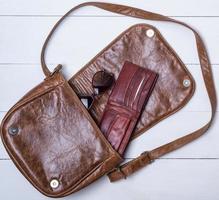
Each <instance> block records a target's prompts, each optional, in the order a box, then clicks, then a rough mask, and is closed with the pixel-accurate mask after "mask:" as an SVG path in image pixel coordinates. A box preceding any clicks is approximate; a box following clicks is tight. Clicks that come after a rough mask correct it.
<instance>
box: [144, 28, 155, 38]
mask: <svg viewBox="0 0 219 200" xmlns="http://www.w3.org/2000/svg"><path fill="white" fill-rule="evenodd" d="M146 35H147V36H148V37H150V38H151V37H153V36H154V30H153V29H148V30H147V31H146Z"/></svg>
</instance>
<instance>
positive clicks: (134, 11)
mask: <svg viewBox="0 0 219 200" xmlns="http://www.w3.org/2000/svg"><path fill="white" fill-rule="evenodd" d="M84 6H95V7H98V8H101V9H104V10H107V11H111V12H114V13H118V14H122V15H126V16H130V17H135V18H140V19H146V20H155V21H166V22H172V23H176V24H180V25H182V26H184V27H187V28H188V29H190V30H191V31H192V32H193V33H194V35H195V39H196V45H197V51H198V56H199V61H200V66H201V70H202V75H203V78H204V82H205V86H206V89H207V93H208V97H209V99H210V104H211V111H212V112H211V118H210V120H209V122H208V123H207V124H206V125H205V126H203V127H201V128H200V129H198V130H196V131H194V132H192V133H190V134H188V135H185V136H183V137H181V138H179V139H176V140H174V141H172V142H170V143H168V144H165V145H162V146H160V147H158V148H156V149H154V150H152V151H150V152H149V154H143V155H140V156H139V157H137V158H135V159H133V160H132V161H130V162H128V163H126V164H124V165H122V166H121V167H120V170H114V171H112V172H111V173H110V174H109V178H110V179H111V181H116V180H119V179H121V178H124V177H127V176H129V175H131V174H132V173H134V172H135V171H137V170H139V169H141V168H142V167H144V166H146V165H147V164H148V163H150V160H151V159H149V157H148V155H150V158H152V159H156V158H159V157H161V156H163V155H165V154H167V153H169V152H171V151H174V150H176V149H179V148H180V147H182V146H184V145H186V144H188V143H190V142H192V141H193V140H195V139H197V138H198V137H200V136H201V135H203V134H204V133H205V132H206V131H207V130H208V128H209V127H210V126H211V124H212V121H213V118H214V116H215V112H216V107H217V99H216V91H215V86H214V80H213V75H212V70H211V64H210V61H209V58H208V55H207V51H206V48H205V45H204V43H203V41H202V39H201V37H200V36H199V34H198V33H197V31H196V30H194V29H193V28H192V27H190V26H189V25H187V24H185V23H184V22H180V21H178V20H175V19H172V18H169V17H166V16H163V15H160V14H156V13H152V12H148V11H144V10H141V9H138V8H133V7H129V6H124V5H118V4H110V3H101V2H86V3H82V4H80V5H78V6H76V7H74V8H72V9H71V10H70V11H68V12H67V13H66V14H65V15H64V16H63V17H62V18H61V19H60V20H59V21H58V22H57V23H56V24H55V26H54V27H53V29H52V30H51V32H50V33H49V35H48V37H47V39H46V41H45V43H44V45H43V48H42V52H41V63H42V69H43V71H44V73H45V75H46V76H49V75H50V74H51V72H50V71H49V69H48V68H47V66H46V63H45V58H44V54H45V50H46V46H47V44H48V42H49V40H50V38H51V36H52V34H53V32H54V31H55V30H56V28H57V27H58V25H59V24H60V23H61V22H62V21H63V20H64V19H65V18H66V17H67V16H68V15H69V14H70V13H72V12H73V11H75V10H76V9H78V8H80V7H84ZM121 173H122V174H121ZM124 175H125V176H124Z"/></svg>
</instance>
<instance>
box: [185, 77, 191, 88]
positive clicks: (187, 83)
mask: <svg viewBox="0 0 219 200" xmlns="http://www.w3.org/2000/svg"><path fill="white" fill-rule="evenodd" d="M183 85H184V87H189V86H190V85H191V81H190V80H189V79H184V80H183Z"/></svg>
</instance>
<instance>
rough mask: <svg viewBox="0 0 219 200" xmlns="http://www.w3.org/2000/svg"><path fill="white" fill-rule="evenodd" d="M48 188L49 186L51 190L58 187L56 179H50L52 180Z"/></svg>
mask: <svg viewBox="0 0 219 200" xmlns="http://www.w3.org/2000/svg"><path fill="white" fill-rule="evenodd" d="M50 186H51V188H53V189H55V188H57V187H59V181H58V180H57V179H55V178H54V179H52V180H51V181H50Z"/></svg>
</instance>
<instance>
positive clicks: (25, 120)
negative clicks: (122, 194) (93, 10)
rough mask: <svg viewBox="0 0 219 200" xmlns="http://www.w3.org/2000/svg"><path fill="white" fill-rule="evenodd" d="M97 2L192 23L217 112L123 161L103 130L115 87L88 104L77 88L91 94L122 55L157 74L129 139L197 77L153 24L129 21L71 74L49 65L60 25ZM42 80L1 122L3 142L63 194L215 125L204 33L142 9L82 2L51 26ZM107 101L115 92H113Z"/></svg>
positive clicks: (43, 187) (44, 185)
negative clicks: (94, 83) (100, 75)
mask: <svg viewBox="0 0 219 200" xmlns="http://www.w3.org/2000/svg"><path fill="white" fill-rule="evenodd" d="M83 6H95V7H98V8H101V9H104V10H107V11H111V12H114V13H118V14H122V15H126V16H131V17H135V18H141V19H146V20H156V21H166V22H173V23H177V24H180V25H183V26H185V27H187V28H188V29H190V30H191V31H192V32H193V33H194V35H195V39H196V45H197V51H198V56H199V60H200V66H201V70H202V75H203V78H204V82H205V86H206V89H207V93H208V97H209V99H210V103H211V109H212V115H211V118H210V120H209V122H208V123H207V124H206V125H204V126H203V127H201V128H200V129H198V130H196V131H194V132H192V133H189V134H187V135H185V136H183V137H181V138H179V139H177V140H174V141H171V142H170V143H168V144H165V145H162V146H160V147H158V148H156V149H153V150H151V151H145V152H143V153H142V154H141V155H140V156H139V157H137V158H135V159H133V160H131V161H129V162H128V163H125V164H124V165H121V166H120V163H121V162H122V158H121V155H120V153H122V152H120V153H118V152H117V151H116V150H115V149H114V148H113V146H111V144H110V142H109V141H108V140H107V139H106V138H107V137H105V136H104V133H102V132H101V131H100V128H99V126H98V125H101V117H102V116H103V113H104V110H105V108H106V105H107V102H108V99H109V96H110V94H111V91H112V90H113V88H111V89H109V90H108V91H107V92H105V93H103V94H102V95H101V96H100V97H99V98H96V99H95V100H94V102H93V105H92V107H91V108H90V109H89V111H88V110H87V109H86V108H85V107H84V105H83V104H82V102H81V101H80V99H79V97H78V96H77V94H88V95H89V94H90V95H91V94H92V92H93V88H92V77H93V76H94V74H95V73H96V72H98V71H101V70H105V71H108V72H109V73H111V74H113V75H114V77H115V79H116V80H117V79H118V76H119V74H120V72H121V69H122V66H123V65H124V63H125V62H129V63H134V64H135V65H138V66H141V67H143V68H147V69H148V70H151V71H153V72H155V73H156V74H158V75H159V78H158V80H157V83H156V85H155V87H154V90H153V92H152V93H151V96H150V99H149V101H148V103H147V106H145V107H143V109H142V110H141V116H140V117H139V118H138V121H137V125H136V126H134V127H133V128H134V130H133V133H132V139H134V138H136V137H137V136H139V135H140V134H142V133H143V132H145V131H146V130H148V129H149V128H151V127H152V126H153V125H155V124H157V123H158V122H160V121H161V120H163V119H165V118H166V117H168V116H170V115H172V114H173V113H175V112H177V111H178V110H179V109H181V108H182V107H183V106H184V105H185V104H186V103H187V102H188V101H189V99H190V98H191V97H192V95H193V93H194V89H195V82H194V80H193V77H192V76H191V74H190V73H189V71H188V70H187V68H186V67H185V65H184V64H183V62H182V61H181V60H180V58H179V57H178V56H177V54H176V53H175V52H174V50H173V49H172V48H171V47H170V45H169V44H168V43H167V42H166V41H165V39H164V38H163V37H162V35H161V34H160V32H159V31H158V30H157V29H156V28H155V27H153V26H150V25H147V24H137V25H134V26H132V27H130V28H129V29H128V30H126V31H124V32H123V33H122V34H121V35H119V36H118V37H117V38H116V39H115V40H114V41H112V42H111V43H110V44H109V45H108V46H107V47H106V48H104V49H103V50H102V51H101V52H100V53H99V54H98V55H97V56H95V57H94V58H93V59H92V60H91V61H90V62H89V63H88V64H87V65H85V66H84V67H83V68H82V69H81V70H80V71H79V72H78V73H76V74H75V75H74V76H73V77H72V78H71V79H70V80H69V81H67V80H66V79H65V78H64V77H63V75H62V74H61V72H60V69H61V65H58V66H57V67H56V68H55V70H54V71H53V72H50V70H49V69H48V67H47V65H46V63H45V58H44V54H45V50H46V47H47V44H48V42H49V41H50V38H51V36H52V34H53V33H54V31H55V30H56V28H57V27H58V25H59V24H60V23H61V22H62V21H63V20H64V19H65V18H66V17H67V16H68V15H69V14H70V13H72V12H73V11H75V10H76V9H78V8H80V7H83ZM41 63H42V69H43V72H44V73H45V76H46V78H45V80H44V81H43V82H42V83H40V84H39V85H38V86H36V87H35V88H34V89H32V90H31V91H30V92H28V93H27V94H26V95H25V96H24V97H23V98H22V99H21V100H20V101H19V102H17V103H16V104H15V105H14V106H13V107H12V108H11V109H10V110H9V111H8V113H7V114H6V116H5V117H4V119H3V121H2V123H1V137H2V141H3V144H4V146H5V148H6V150H7V152H8V154H9V156H10V157H11V159H12V161H13V162H14V164H15V165H16V166H17V168H18V169H19V170H20V171H21V173H22V174H23V175H24V176H25V177H26V178H27V179H28V181H30V183H32V185H33V186H34V187H35V188H36V189H38V190H39V191H40V192H41V193H43V194H45V195H47V196H50V197H63V196H66V195H69V194H71V193H73V192H76V191H78V190H80V189H81V188H83V187H85V186H87V185H88V184H90V183H92V182H94V181H95V180H96V179H98V178H99V177H101V176H103V175H105V174H108V176H109V178H110V180H111V181H117V180H119V179H122V178H126V177H127V176H129V175H131V174H132V173H134V172H135V171H137V170H139V169H141V168H142V167H144V166H146V165H147V164H149V163H151V162H152V161H153V160H155V159H157V158H159V157H161V156H163V155H165V154H167V153H169V152H171V151H174V150H176V149H178V148H180V147H182V146H184V145H185V144H187V143H189V142H192V141H193V140H195V139H197V138H198V137H200V136H201V135H203V134H204V133H205V132H206V131H207V130H208V128H209V127H210V125H211V123H212V121H213V118H214V116H215V111H216V104H217V101H216V92H215V87H214V81H213V77H212V71H211V65H210V61H209V59H208V56H207V52H206V48H205V46H204V44H203V41H202V39H201V37H200V36H199V34H198V33H197V32H196V31H195V30H194V29H193V28H191V27H190V26H188V25H187V24H185V23H183V22H180V21H177V20H174V19H171V18H168V17H166V16H163V15H159V14H156V13H151V12H148V11H144V10H141V9H137V8H133V7H129V6H124V5H117V4H110V3H100V2H86V3H82V4H80V5H78V6H76V7H74V8H72V9H71V10H70V11H69V12H67V13H66V14H65V15H64V16H63V17H62V18H61V19H60V20H59V21H58V22H57V23H56V24H55V26H54V27H53V29H52V31H51V32H50V33H49V35H48V37H47V39H46V41H45V43H44V46H43V49H42V53H41ZM109 100H110V99H109Z"/></svg>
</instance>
